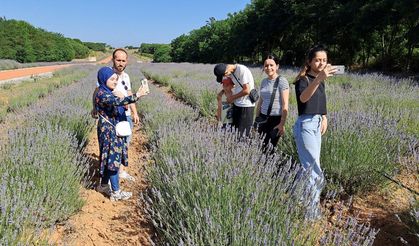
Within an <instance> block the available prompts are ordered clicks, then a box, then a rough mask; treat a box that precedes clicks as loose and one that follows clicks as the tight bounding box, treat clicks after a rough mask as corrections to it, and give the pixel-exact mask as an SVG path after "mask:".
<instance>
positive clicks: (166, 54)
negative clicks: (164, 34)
mask: <svg viewBox="0 0 419 246" xmlns="http://www.w3.org/2000/svg"><path fill="white" fill-rule="evenodd" d="M170 52H171V47H170V45H169V44H157V43H142V44H141V45H140V47H139V48H138V53H140V54H141V55H144V56H147V57H150V58H152V59H153V61H154V62H170V61H172V57H171V56H170Z"/></svg>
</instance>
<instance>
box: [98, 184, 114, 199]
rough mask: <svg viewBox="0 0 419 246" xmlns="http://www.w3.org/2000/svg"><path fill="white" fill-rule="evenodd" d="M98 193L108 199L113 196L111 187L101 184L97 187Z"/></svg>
mask: <svg viewBox="0 0 419 246" xmlns="http://www.w3.org/2000/svg"><path fill="white" fill-rule="evenodd" d="M96 191H97V192H99V193H102V194H103V195H106V196H108V197H109V196H111V193H112V191H111V187H109V185H108V184H105V185H103V184H99V185H98V187H96Z"/></svg>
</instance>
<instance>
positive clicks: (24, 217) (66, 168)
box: [0, 67, 96, 245]
mask: <svg viewBox="0 0 419 246" xmlns="http://www.w3.org/2000/svg"><path fill="white" fill-rule="evenodd" d="M76 71H77V73H82V74H89V75H88V76H87V77H85V78H83V79H81V80H80V81H79V82H77V83H74V84H72V85H70V86H67V87H63V88H61V89H59V90H57V91H55V92H54V93H52V94H51V95H49V96H48V97H45V98H43V99H42V100H40V101H38V102H37V103H35V104H33V105H31V106H29V107H28V108H25V109H22V110H19V111H17V112H16V113H14V114H9V115H8V116H7V117H6V122H16V123H17V124H16V125H14V126H10V124H9V125H7V126H8V127H9V130H8V134H7V139H6V141H3V142H2V144H1V145H0V155H1V156H2V158H1V163H2V165H0V169H1V172H2V173H3V179H2V180H1V181H0V187H1V191H0V192H1V193H2V194H1V196H0V207H1V211H2V212H1V213H0V244H1V245H16V244H24V245H27V244H33V243H34V242H38V243H39V242H42V241H44V242H46V240H47V238H46V235H47V234H45V229H47V228H49V227H51V226H53V225H54V224H55V223H56V222H57V221H62V220H65V219H66V218H68V216H70V215H71V214H73V213H74V212H76V211H77V210H78V209H80V208H81V206H82V205H83V200H82V199H81V197H80V195H79V190H80V187H81V186H83V185H86V184H88V182H89V177H91V174H89V173H88V172H89V166H88V165H89V159H88V158H87V157H85V156H83V155H82V153H83V146H84V145H85V142H86V138H87V135H88V133H89V132H90V130H91V129H92V126H93V121H92V119H91V118H90V116H89V110H90V109H91V91H92V90H93V89H94V81H95V73H96V69H95V68H93V67H92V68H78V70H76Z"/></svg>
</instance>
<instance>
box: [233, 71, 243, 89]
mask: <svg viewBox="0 0 419 246" xmlns="http://www.w3.org/2000/svg"><path fill="white" fill-rule="evenodd" d="M231 74H232V75H233V76H234V78H235V79H236V81H237V83H239V85H240V87H241V88H243V85H242V84H241V83H240V80H239V79H238V78H237V77H236V75H235V74H234V72H232V73H231Z"/></svg>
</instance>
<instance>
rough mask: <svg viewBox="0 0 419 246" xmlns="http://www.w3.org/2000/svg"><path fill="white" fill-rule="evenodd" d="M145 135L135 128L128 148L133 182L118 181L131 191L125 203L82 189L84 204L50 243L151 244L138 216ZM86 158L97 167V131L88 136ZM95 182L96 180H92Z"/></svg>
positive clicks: (148, 231) (146, 227)
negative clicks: (90, 159)
mask: <svg viewBox="0 0 419 246" xmlns="http://www.w3.org/2000/svg"><path fill="white" fill-rule="evenodd" d="M145 140H146V139H145V135H144V134H143V133H142V132H141V131H140V127H139V126H136V127H135V128H134V133H133V139H132V141H131V146H130V147H129V167H128V168H126V169H125V170H126V171H127V172H128V173H129V174H131V175H132V176H134V177H135V181H134V182H131V181H127V180H124V179H121V187H122V189H124V190H127V191H131V192H133V197H132V198H131V199H130V200H127V201H117V202H111V201H110V200H109V198H107V197H105V196H104V195H102V194H101V193H98V192H96V191H95V190H94V189H82V191H81V193H82V197H83V199H84V200H85V201H86V204H85V205H84V206H83V208H82V209H81V211H80V212H78V213H77V214H75V215H73V216H72V217H70V218H69V219H68V220H67V221H65V222H64V223H63V224H60V225H57V226H56V230H55V232H54V233H53V235H52V237H51V239H50V243H54V244H58V245H150V240H149V239H150V235H151V234H152V229H151V226H150V224H148V223H147V222H146V220H145V218H144V217H143V216H142V215H141V214H140V213H139V211H140V210H139V208H138V205H137V201H138V196H139V192H140V191H141V190H143V189H144V188H145V187H146V183H145V181H144V176H143V171H142V167H143V166H144V165H145V164H146V163H147V160H148V153H147V150H146V148H145V147H144V142H145ZM85 153H86V155H88V156H90V157H91V158H92V163H91V164H92V166H93V167H94V168H97V167H98V165H99V164H98V153H99V146H98V142H97V136H96V129H94V130H93V131H92V133H91V134H90V137H89V144H88V146H87V147H86V151H85ZM95 179H96V181H98V177H95Z"/></svg>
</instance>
